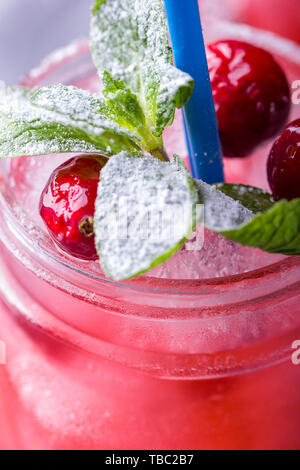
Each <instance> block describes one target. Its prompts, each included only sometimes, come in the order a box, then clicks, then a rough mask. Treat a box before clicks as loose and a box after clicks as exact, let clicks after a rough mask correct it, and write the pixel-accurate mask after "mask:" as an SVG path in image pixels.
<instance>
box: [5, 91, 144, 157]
mask: <svg viewBox="0 0 300 470" xmlns="http://www.w3.org/2000/svg"><path fill="white" fill-rule="evenodd" d="M134 140H135V141H136V140H137V139H136V136H135V135H134V134H133V133H131V132H130V131H129V130H128V129H122V128H121V126H120V125H118V124H117V123H115V122H113V120H112V117H111V109H110V108H109V107H108V106H107V105H106V103H105V101H104V100H103V99H99V98H98V97H97V96H95V95H92V94H91V93H89V92H87V91H84V90H80V89H78V88H75V87H72V86H69V87H67V86H63V85H54V86H49V87H44V88H40V89H36V90H25V89H23V88H8V89H6V90H3V91H2V93H1V96H0V156H2V157H16V156H21V155H45V154H50V153H68V152H83V153H91V152H95V153H103V154H105V155H111V154H113V153H117V152H120V151H121V150H122V149H129V150H135V149H137V148H138V147H137V144H136V143H135V141H134Z"/></svg>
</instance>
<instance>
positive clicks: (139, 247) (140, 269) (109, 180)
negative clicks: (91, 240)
mask: <svg viewBox="0 0 300 470" xmlns="http://www.w3.org/2000/svg"><path fill="white" fill-rule="evenodd" d="M197 202H198V193H197V190H196V187H195V185H194V182H193V179H192V178H191V176H190V175H189V173H188V172H187V170H186V169H185V168H184V166H183V165H182V164H180V163H179V162H178V161H177V160H176V159H175V162H173V163H167V162H161V161H159V160H158V159H155V158H152V157H148V156H142V155H140V156H130V155H128V154H127V153H125V152H123V153H121V154H119V155H116V156H113V157H111V158H110V160H109V161H108V163H107V164H106V166H105V167H104V168H103V170H102V172H101V180H100V183H99V188H98V197H97V201H96V213H95V222H94V226H95V235H96V247H97V251H98V254H99V257H100V262H101V266H102V268H103V270H104V271H105V273H106V274H107V275H108V276H109V277H111V278H113V279H116V280H122V279H129V278H132V277H136V276H138V275H140V274H142V273H144V272H146V271H148V270H149V269H151V268H153V267H155V266H157V265H159V264H161V263H163V262H164V261H166V260H167V259H168V258H169V257H170V256H171V255H172V254H173V253H175V252H176V251H177V250H179V249H180V248H181V247H182V245H183V244H184V243H185V241H186V240H187V239H188V238H189V237H190V235H191V234H192V233H193V230H194V229H195V225H196V204H197ZM199 215H200V214H199Z"/></svg>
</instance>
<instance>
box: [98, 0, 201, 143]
mask: <svg viewBox="0 0 300 470" xmlns="http://www.w3.org/2000/svg"><path fill="white" fill-rule="evenodd" d="M91 46H92V55H93V58H94V61H95V64H96V66H97V68H98V70H99V72H100V74H101V77H102V75H103V73H104V72H105V71H107V72H109V74H110V75H111V76H112V77H113V78H114V79H115V80H121V81H122V82H123V83H124V84H125V86H126V87H127V88H129V89H130V90H131V92H132V93H134V94H135V95H136V96H137V97H138V100H139V104H140V106H141V108H142V109H143V111H144V114H145V117H146V122H147V126H148V127H149V129H150V130H151V132H152V134H153V136H156V137H160V136H161V135H162V132H163V129H164V128H165V127H166V126H168V125H171V124H172V122H173V120H174V113H175V109H176V108H181V107H182V106H184V105H185V104H186V102H187V101H188V100H189V98H190V97H191V95H192V92H193V87H194V82H193V80H192V78H191V77H190V76H189V75H187V74H185V73H184V72H182V71H180V70H178V69H177V68H175V67H174V66H173V59H172V51H171V49H170V47H169V42H168V27H167V22H166V19H165V12H164V3H163V0H96V2H95V4H94V8H93V11H92V22H91Z"/></svg>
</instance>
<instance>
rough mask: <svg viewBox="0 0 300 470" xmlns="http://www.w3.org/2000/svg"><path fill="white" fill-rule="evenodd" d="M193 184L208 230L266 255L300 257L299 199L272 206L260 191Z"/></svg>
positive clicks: (249, 188)
mask: <svg viewBox="0 0 300 470" xmlns="http://www.w3.org/2000/svg"><path fill="white" fill-rule="evenodd" d="M195 182H196V185H197V188H198V191H199V197H200V200H201V202H202V203H203V204H204V206H205V225H206V227H207V228H209V229H211V230H213V231H215V232H217V233H221V234H222V235H224V236H225V237H226V238H229V239H230V240H233V241H235V242H237V243H240V244H242V245H246V246H253V247H255V248H260V249H261V250H264V251H267V252H269V253H281V254H285V255H300V199H294V200H292V201H286V200H282V201H279V202H276V203H275V201H274V200H273V198H272V196H271V195H270V194H268V193H267V192H265V191H263V190H261V189H259V188H255V187H251V186H243V185H230V184H224V183H221V184H219V185H217V186H209V185H207V184H206V183H203V182H201V181H199V180H197V181H195Z"/></svg>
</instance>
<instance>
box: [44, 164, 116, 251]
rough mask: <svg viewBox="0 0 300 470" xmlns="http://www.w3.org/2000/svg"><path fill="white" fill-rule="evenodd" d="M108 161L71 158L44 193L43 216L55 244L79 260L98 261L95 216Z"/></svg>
mask: <svg viewBox="0 0 300 470" xmlns="http://www.w3.org/2000/svg"><path fill="white" fill-rule="evenodd" d="M106 162H107V159H106V157H102V156H94V155H93V156H87V155H81V156H79V157H75V158H71V159H70V160H68V161H67V162H65V163H63V164H62V165H60V166H59V167H58V168H57V169H56V170H54V171H53V173H52V175H51V176H50V179H49V181H48V183H47V185H46V187H45V189H44V190H43V192H42V195H41V199H40V214H41V216H42V218H43V220H44V222H45V224H46V225H47V228H48V230H49V233H50V235H51V236H52V238H53V239H54V241H55V242H56V243H57V244H58V245H59V246H60V247H61V248H62V249H63V250H64V251H66V252H67V253H69V254H70V255H72V256H75V257H77V258H81V259H86V260H94V259H97V253H96V249H95V237H94V227H93V224H94V213H95V200H96V196H97V187H98V182H99V179H100V172H101V170H102V168H103V167H104V165H105V164H106Z"/></svg>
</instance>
